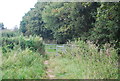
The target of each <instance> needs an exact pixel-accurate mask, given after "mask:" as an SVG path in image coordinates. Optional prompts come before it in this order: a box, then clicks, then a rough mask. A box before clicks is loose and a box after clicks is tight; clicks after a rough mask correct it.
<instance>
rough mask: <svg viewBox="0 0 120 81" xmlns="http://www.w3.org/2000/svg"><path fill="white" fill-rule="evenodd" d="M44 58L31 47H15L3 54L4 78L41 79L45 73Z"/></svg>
mask: <svg viewBox="0 0 120 81" xmlns="http://www.w3.org/2000/svg"><path fill="white" fill-rule="evenodd" d="M43 61H44V58H43V57H42V56H41V55H40V54H39V53H38V52H33V51H31V50H29V49H25V50H21V49H20V48H19V49H15V50H12V51H11V52H7V53H3V54H2V62H3V63H2V66H0V68H1V69H2V75H3V76H2V78H3V79H41V78H42V76H43V75H44V73H45V70H44V69H45V67H44V65H43Z"/></svg>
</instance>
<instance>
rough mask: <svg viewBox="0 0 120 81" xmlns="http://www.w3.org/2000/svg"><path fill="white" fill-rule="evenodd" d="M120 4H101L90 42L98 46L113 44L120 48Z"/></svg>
mask: <svg viewBox="0 0 120 81" xmlns="http://www.w3.org/2000/svg"><path fill="white" fill-rule="evenodd" d="M119 8H120V3H101V5H100V7H99V8H98V9H97V15H96V22H95V23H94V25H95V27H94V28H93V29H92V30H91V31H90V32H91V36H90V37H89V38H90V40H92V41H93V42H97V44H105V43H111V44H115V47H116V48H120V46H119V42H120V36H119V32H120V24H119V17H120V9H119Z"/></svg>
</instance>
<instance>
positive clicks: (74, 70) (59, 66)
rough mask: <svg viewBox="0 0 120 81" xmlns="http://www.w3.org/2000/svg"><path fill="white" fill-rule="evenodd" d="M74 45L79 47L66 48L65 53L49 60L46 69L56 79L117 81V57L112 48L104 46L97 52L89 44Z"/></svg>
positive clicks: (94, 47) (81, 42) (95, 47)
mask: <svg viewBox="0 0 120 81" xmlns="http://www.w3.org/2000/svg"><path fill="white" fill-rule="evenodd" d="M75 44H76V45H79V47H74V48H72V49H71V48H69V47H68V48H67V52H66V53H62V52H61V53H59V56H56V57H51V59H50V60H49V62H50V64H49V66H48V67H49V68H50V69H52V70H53V73H52V74H54V75H55V76H56V79H118V65H117V62H118V56H117V52H116V50H115V49H114V48H112V47H108V46H107V45H106V46H104V49H101V50H100V51H98V47H97V46H95V45H94V44H91V43H90V42H88V43H85V42H83V41H78V42H76V43H75ZM108 49H109V52H108V53H107V50H108Z"/></svg>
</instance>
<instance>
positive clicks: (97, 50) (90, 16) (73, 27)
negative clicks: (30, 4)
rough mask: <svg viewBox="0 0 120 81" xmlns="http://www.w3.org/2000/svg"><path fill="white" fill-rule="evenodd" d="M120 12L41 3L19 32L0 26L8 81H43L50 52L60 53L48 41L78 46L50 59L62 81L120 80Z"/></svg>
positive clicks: (112, 6) (92, 5)
mask: <svg viewBox="0 0 120 81" xmlns="http://www.w3.org/2000/svg"><path fill="white" fill-rule="evenodd" d="M119 8H120V3H108V2H107V3H100V2H42V3H41V2H37V3H36V4H35V8H32V9H31V10H30V11H28V12H27V13H26V14H25V15H24V16H23V18H22V21H21V22H20V29H19V30H18V29H14V30H13V31H10V30H7V29H6V28H4V24H3V23H0V35H1V37H0V46H1V47H0V50H2V61H3V63H2V66H1V67H0V69H1V70H2V71H3V79H41V78H44V77H43V76H45V66H44V64H43V62H44V60H46V55H45V54H46V52H45V51H49V52H55V51H56V50H54V49H52V50H51V49H47V48H49V46H46V47H45V45H44V43H43V42H45V41H56V43H57V44H67V42H68V41H73V42H69V43H70V46H66V48H65V49H66V50H65V52H62V51H59V52H58V53H59V54H58V56H55V55H53V54H54V53H53V54H52V53H50V54H49V55H47V56H48V57H49V58H47V60H49V62H50V64H49V68H50V69H53V72H52V73H53V74H55V76H56V78H57V79H118V75H119V74H118V63H117V62H118V58H119V57H118V55H119V52H120V36H119V32H120V24H119V22H120V21H119V20H120V19H119V17H120V9H119ZM79 39H81V40H79ZM76 40H77V41H76ZM71 45H73V47H71ZM76 45H77V46H76ZM52 47H53V48H55V47H56V45H53V46H52ZM0 75H1V73H0Z"/></svg>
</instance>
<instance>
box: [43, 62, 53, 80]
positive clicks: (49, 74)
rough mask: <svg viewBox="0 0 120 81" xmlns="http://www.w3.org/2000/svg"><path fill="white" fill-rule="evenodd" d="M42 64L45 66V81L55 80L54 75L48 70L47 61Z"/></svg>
mask: <svg viewBox="0 0 120 81" xmlns="http://www.w3.org/2000/svg"><path fill="white" fill-rule="evenodd" d="M44 64H45V65H46V78H47V79H55V75H54V74H53V70H52V69H50V68H49V64H50V63H49V60H45V61H44Z"/></svg>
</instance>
